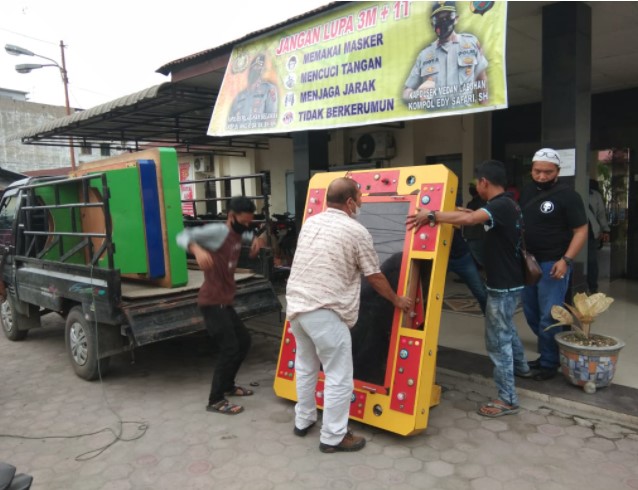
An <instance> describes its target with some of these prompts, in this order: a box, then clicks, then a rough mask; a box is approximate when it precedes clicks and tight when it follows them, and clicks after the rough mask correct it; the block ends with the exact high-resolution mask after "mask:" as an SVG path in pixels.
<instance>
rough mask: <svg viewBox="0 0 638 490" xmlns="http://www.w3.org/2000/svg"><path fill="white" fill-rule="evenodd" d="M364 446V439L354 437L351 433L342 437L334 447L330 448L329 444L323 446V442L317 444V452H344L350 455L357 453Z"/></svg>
mask: <svg viewBox="0 0 638 490" xmlns="http://www.w3.org/2000/svg"><path fill="white" fill-rule="evenodd" d="M365 445H366V440H365V438H363V437H361V436H355V435H354V434H353V433H352V432H350V431H348V432H346V435H345V436H344V437H343V439H342V440H341V442H340V443H339V444H337V445H336V446H331V445H330V444H324V443H323V442H322V443H320V444H319V451H321V452H322V453H337V452H346V453H351V452H353V451H359V450H360V449H363V447H364V446H365Z"/></svg>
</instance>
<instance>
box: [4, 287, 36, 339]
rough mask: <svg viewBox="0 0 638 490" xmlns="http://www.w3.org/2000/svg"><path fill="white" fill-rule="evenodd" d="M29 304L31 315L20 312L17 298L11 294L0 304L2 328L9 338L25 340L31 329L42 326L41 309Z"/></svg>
mask: <svg viewBox="0 0 638 490" xmlns="http://www.w3.org/2000/svg"><path fill="white" fill-rule="evenodd" d="M28 306H29V313H30V315H29V316H26V315H23V314H22V313H18V310H17V309H16V307H15V300H14V299H13V298H12V297H11V295H9V296H7V299H6V300H5V301H3V303H2V304H1V305H0V321H1V322H2V330H3V331H4V334H5V336H6V337H7V338H8V339H9V340H13V341H18V340H24V339H25V338H26V337H27V334H28V333H29V329H31V328H36V327H39V326H40V309H39V308H38V307H37V306H35V305H28Z"/></svg>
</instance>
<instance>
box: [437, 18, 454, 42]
mask: <svg viewBox="0 0 638 490" xmlns="http://www.w3.org/2000/svg"><path fill="white" fill-rule="evenodd" d="M455 19H456V15H450V16H449V17H440V18H437V17H433V18H432V27H434V32H435V33H436V36H437V37H438V38H439V40H441V41H445V40H446V39H447V38H448V37H450V34H452V31H453V30H454V20H455Z"/></svg>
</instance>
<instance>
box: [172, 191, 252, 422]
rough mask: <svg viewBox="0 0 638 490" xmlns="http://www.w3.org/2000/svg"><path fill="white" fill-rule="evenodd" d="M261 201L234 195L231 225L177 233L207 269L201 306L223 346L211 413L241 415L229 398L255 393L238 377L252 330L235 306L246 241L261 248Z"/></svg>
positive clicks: (209, 327) (208, 327)
mask: <svg viewBox="0 0 638 490" xmlns="http://www.w3.org/2000/svg"><path fill="white" fill-rule="evenodd" d="M254 213H255V204H254V203H253V202H252V201H251V200H250V199H248V198H247V197H243V196H238V197H233V198H232V199H231V200H230V201H229V203H228V219H227V220H226V222H225V223H213V224H209V225H205V226H200V227H195V228H187V229H185V230H184V231H183V232H181V233H180V234H179V235H178V236H177V243H178V244H179V245H180V246H181V247H182V248H184V249H186V250H187V251H188V252H190V253H191V254H193V255H194V256H195V260H197V264H198V265H199V267H200V269H201V270H202V271H203V272H204V284H202V287H201V288H200V290H199V295H198V297H197V305H198V306H199V308H200V310H201V312H202V315H203V317H204V323H205V325H206V330H207V331H208V334H209V335H210V337H211V338H212V339H213V340H214V342H215V343H216V344H217V345H218V346H219V354H218V358H217V363H216V365H215V373H214V375H213V381H212V384H211V390H210V395H209V397H208V406H207V407H206V410H208V411H209V412H217V413H223V414H226V415H236V414H238V413H240V412H242V411H243V410H244V407H242V406H241V405H236V404H234V403H231V402H229V401H228V400H227V399H226V396H250V395H252V394H253V391H252V390H249V389H247V388H243V387H241V386H237V385H236V384H235V376H236V375H237V371H239V368H240V366H241V363H242V362H243V361H244V359H245V358H246V354H247V353H248V349H249V348H250V343H251V339H250V333H249V332H248V329H247V328H246V326H245V325H244V324H243V322H242V321H241V319H240V318H239V316H238V315H237V313H236V312H235V309H234V308H233V306H232V303H233V300H234V299H235V292H236V289H237V287H236V285H235V269H237V262H238V260H239V255H240V253H241V247H242V239H243V240H252V245H251V249H250V255H251V257H254V256H255V255H257V253H258V252H259V249H260V248H261V246H262V242H261V240H259V239H256V238H253V235H252V233H251V232H250V224H251V222H252V220H253V217H254Z"/></svg>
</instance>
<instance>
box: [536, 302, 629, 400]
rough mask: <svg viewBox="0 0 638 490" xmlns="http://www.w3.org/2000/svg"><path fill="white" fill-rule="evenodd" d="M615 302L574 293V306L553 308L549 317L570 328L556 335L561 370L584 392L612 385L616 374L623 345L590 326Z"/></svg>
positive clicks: (621, 342)
mask: <svg viewBox="0 0 638 490" xmlns="http://www.w3.org/2000/svg"><path fill="white" fill-rule="evenodd" d="M613 302H614V299H613V298H610V297H608V296H607V295H605V294H604V293H595V294H592V295H589V296H588V295H587V294H585V293H577V294H576V295H575V296H574V304H573V305H568V304H565V306H566V308H563V307H562V306H558V305H555V306H553V307H552V317H553V318H554V319H555V320H557V321H558V323H555V324H554V325H550V326H549V327H548V328H552V327H555V326H557V325H569V326H571V331H566V332H560V333H558V334H556V337H555V339H556V342H558V348H559V352H560V366H561V371H562V372H563V374H564V375H565V377H566V378H567V379H568V380H569V381H570V382H571V383H572V384H574V385H576V386H581V387H582V388H583V389H584V390H585V392H587V393H595V392H596V389H597V388H603V387H605V386H607V385H609V384H610V383H611V380H612V378H613V377H614V373H615V372H616V362H617V361H618V354H619V353H620V349H622V348H623V347H624V346H625V343H624V342H623V341H622V340H620V339H617V338H615V337H611V336H609V335H600V334H593V333H591V325H592V323H594V320H595V319H596V317H598V315H600V314H601V313H603V312H604V311H606V310H607V309H608V308H609V306H610V305H611V304H612V303H613Z"/></svg>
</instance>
